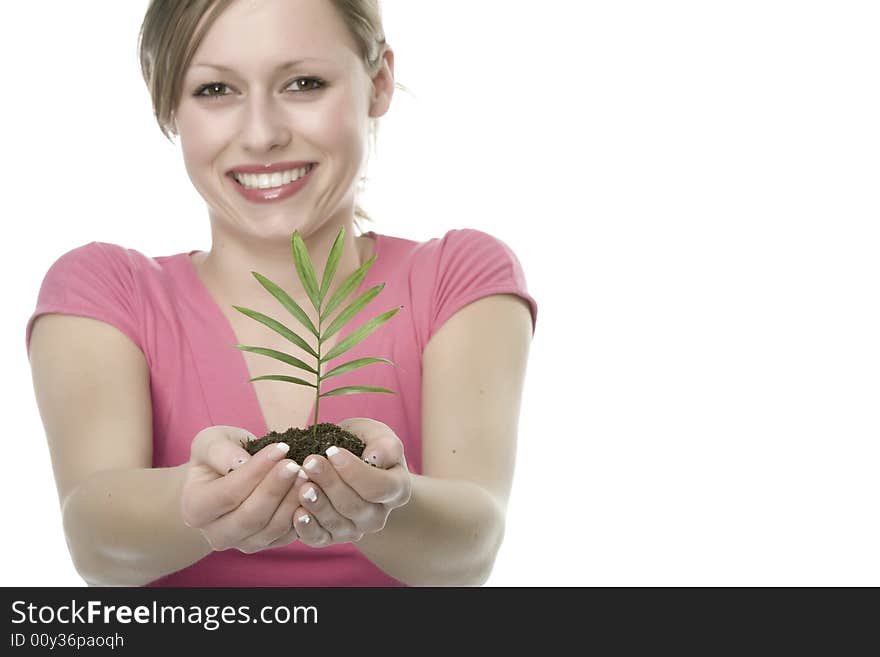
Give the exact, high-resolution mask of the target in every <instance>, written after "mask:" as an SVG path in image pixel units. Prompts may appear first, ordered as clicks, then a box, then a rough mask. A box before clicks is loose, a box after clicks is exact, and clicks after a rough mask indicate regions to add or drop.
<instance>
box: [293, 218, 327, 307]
mask: <svg viewBox="0 0 880 657" xmlns="http://www.w3.org/2000/svg"><path fill="white" fill-rule="evenodd" d="M290 244H291V249H292V251H293V262H294V264H295V265H296V273H297V274H299V280H300V281H302V284H303V288H304V289H305V291H306V294H307V295H308V296H309V300H310V301H311V302H312V305H313V306H314V307H315V310H317V311H318V312H319V313H320V312H321V297H320V294H319V292H320V291H319V290H318V280H317V279H316V278H315V268H314V267H313V266H312V259H311V257H310V256H309V250H308V249H307V248H306V243H305V242H303V238H302V237H300V234H299V231H294V232H293V237H292V238H291V240H290Z"/></svg>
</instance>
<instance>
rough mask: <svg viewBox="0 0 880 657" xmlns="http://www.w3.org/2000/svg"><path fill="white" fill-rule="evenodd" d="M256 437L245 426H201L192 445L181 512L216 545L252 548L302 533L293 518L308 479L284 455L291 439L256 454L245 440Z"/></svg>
mask: <svg viewBox="0 0 880 657" xmlns="http://www.w3.org/2000/svg"><path fill="white" fill-rule="evenodd" d="M251 437H252V436H251V434H250V432H248V431H246V430H244V429H241V428H239V427H230V426H222V425H218V426H213V427H208V428H207V429H203V430H202V431H200V432H199V433H198V434H197V435H196V437H195V438H194V439H193V441H192V444H191V446H190V460H189V468H188V469H187V474H186V480H185V481H184V484H183V489H182V491H181V496H180V510H181V516H182V517H183V521H184V523H185V524H186V525H187V526H189V527H195V528H198V529H199V530H200V531H201V532H202V534H203V535H204V537H205V539H206V540H207V541H208V544H209V545H210V546H211V548H212V549H214V550H228V549H230V548H236V549H238V550H239V551H241V552H245V553H248V554H251V553H253V552H257V551H259V550H265V549H268V548H275V547H280V546H282V545H287V544H288V543H292V542H293V541H295V540H296V539H297V537H298V535H297V532H296V530H295V529H294V528H293V526H292V520H293V514H294V511H295V510H296V509H297V507H298V506H299V504H300V502H299V497H298V493H299V489H300V488H301V485H302V483H303V479H301V478H298V477H297V474H298V472H299V465H298V464H296V463H294V462H293V461H291V460H290V459H286V458H284V455H285V454H286V453H287V449H286V448H287V445H286V444H285V443H277V444H272V445H267V446H266V447H264V448H263V449H261V450H260V451H259V452H257V453H256V454H254V455H253V456H251V455H250V454H248V453H247V452H246V451H245V450H244V448H242V446H241V443H240V441H241V440H246V439H248V438H251ZM279 445H280V446H282V447H283V448H282V447H279Z"/></svg>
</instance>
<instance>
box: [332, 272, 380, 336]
mask: <svg viewBox="0 0 880 657" xmlns="http://www.w3.org/2000/svg"><path fill="white" fill-rule="evenodd" d="M384 287H385V283H382V284H381V285H377V286H376V287H372V288H370V289H369V290H367V291H366V292H364V293H363V294H362V295H361V296H359V297H358V298H357V299H355V300H354V301H352V302H351V305H349V306H348V307H347V308H346V309H345V310H343V311H342V312H341V313H339V314H338V315H337V316H336V318H335V319H334V320H333V321H332V322H330V326H328V327H327V330H326V331H324V333H323V334H322V335H321V342H322V343H324V342H326V341H327V338H329V337H330V336H332V335H333V334H334V333H336V331H338V330H339V329H341V328H342V327H343V326H345V325H346V324H348V322H349V320H350V319H351V318H352V317H354V316H355V315H357V314H358V313H359V312H360V311H361V309H362V308H363V307H364V306H366V305H367V304H368V303H370V301H372V300H373V299H375V298H376V295H377V294H379V292H381V291H382V289H383V288H384Z"/></svg>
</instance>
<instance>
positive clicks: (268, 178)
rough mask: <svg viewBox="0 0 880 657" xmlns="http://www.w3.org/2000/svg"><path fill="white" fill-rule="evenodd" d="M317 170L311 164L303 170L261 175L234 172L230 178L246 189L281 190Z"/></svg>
mask: <svg viewBox="0 0 880 657" xmlns="http://www.w3.org/2000/svg"><path fill="white" fill-rule="evenodd" d="M314 168H315V164H314V163H312V164H309V165H308V166H305V167H303V168H301V169H294V170H291V171H285V172H278V173H260V174H246V173H245V174H241V173H235V172H232V173H230V174H229V177H230V178H232V179H233V180H234V181H235V182H236V183H237V184H238V185H239V186H241V187H243V188H244V189H250V190H257V189H262V190H266V189H280V188H282V187H285V186H286V185H289V184H291V183H295V182H297V181H298V180H302V179H303V178H305V177H306V176H307V175H309V173H310V172H311V171H312V170H313V169H314Z"/></svg>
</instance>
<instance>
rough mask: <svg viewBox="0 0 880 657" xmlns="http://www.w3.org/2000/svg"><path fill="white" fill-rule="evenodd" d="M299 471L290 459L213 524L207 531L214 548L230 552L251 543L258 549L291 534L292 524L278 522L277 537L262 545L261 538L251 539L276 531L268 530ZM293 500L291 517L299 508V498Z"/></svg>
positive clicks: (278, 464)
mask: <svg viewBox="0 0 880 657" xmlns="http://www.w3.org/2000/svg"><path fill="white" fill-rule="evenodd" d="M297 472H299V466H298V465H297V464H296V463H294V462H293V461H291V460H289V459H284V460H283V461H281V462H280V463H277V464H276V465H275V466H274V467H273V468H272V469H271V470H270V471H269V472H268V473H267V474H266V476H265V477H264V478H263V480H262V481H261V482H260V483H259V484H258V485H257V487H256V488H255V489H254V491H253V492H252V493H251V494H250V495H249V496H248V497H247V499H245V500H244V501H243V502H242V503H241V504H240V505H238V506H237V507H236V508H235V509H233V510H232V511H230V512H229V513H226V514H225V515H223V516H221V517H219V518H217V520H215V521H214V522H212V523H210V524H209V525H208V527H206V528H205V530H206V533H207V535H208V536H209V538H210V539H211V541H212V545H215V546H220V547H215V549H227V548H229V547H234V546H239V545H241V544H245V543H248V544H250V545H251V547H253V548H255V549H259V548H262V547H264V546H265V544H267V543H269V542H270V541H271V540H272V539H275V538H277V537H278V536H280V535H281V534H283V533H284V532H286V531H288V530H289V529H290V525H289V523H288V524H287V525H283V523H279V524H282V527H281V529H280V530H278V531H275V534H274V535H273V536H270V537H269V538H268V539H267V540H265V541H264V542H263V543H262V544H260V540H259V539H256V538H254V539H253V540H251V539H252V537H255V535H258V534H260V533H261V532H264V531H265V532H267V533H271V532H272V531H274V530H269V529H268V526H269V523H270V522H271V521H272V519H273V518H274V517H275V514H276V512H277V511H278V508H279V507H280V506H281V504H282V502H283V501H284V500H285V498H286V496H287V495H288V493H289V492H290V491H291V489H292V488H293V486H294V483H295V482H296V475H297ZM294 498H295V496H294ZM294 501H296V504H292V505H291V506H290V508H289V509H288V518H290V517H291V516H292V515H293V511H294V510H296V507H297V506H299V501H298V499H296V498H295V500H294ZM276 527H277V525H276ZM254 551H255V550H254Z"/></svg>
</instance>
